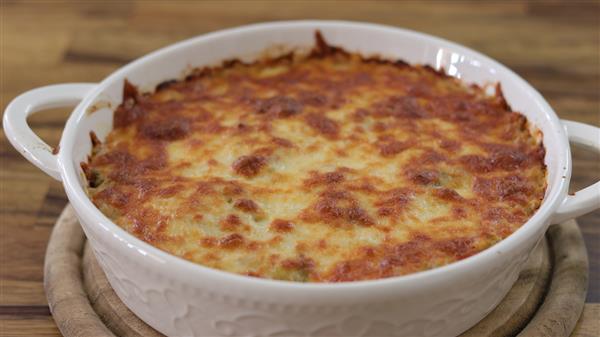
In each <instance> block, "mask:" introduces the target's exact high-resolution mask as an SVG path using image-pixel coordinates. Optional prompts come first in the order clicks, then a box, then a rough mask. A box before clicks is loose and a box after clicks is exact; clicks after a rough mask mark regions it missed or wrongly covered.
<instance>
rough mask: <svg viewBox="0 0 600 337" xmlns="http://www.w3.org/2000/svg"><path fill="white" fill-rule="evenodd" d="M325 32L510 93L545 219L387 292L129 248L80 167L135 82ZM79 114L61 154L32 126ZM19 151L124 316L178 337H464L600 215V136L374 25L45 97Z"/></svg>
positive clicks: (177, 47)
mask: <svg viewBox="0 0 600 337" xmlns="http://www.w3.org/2000/svg"><path fill="white" fill-rule="evenodd" d="M317 29H318V30H320V31H321V32H322V33H323V35H324V36H325V38H326V39H327V40H328V41H329V42H330V43H331V44H332V45H337V46H342V47H343V48H344V49H346V50H349V51H357V52H360V53H362V54H366V55H372V54H377V55H380V56H383V57H385V58H392V59H395V58H401V59H403V60H406V61H407V62H410V63H424V64H429V65H431V66H433V67H434V68H440V67H443V68H444V69H446V72H447V73H448V74H450V75H452V76H456V77H458V78H460V79H462V80H464V81H466V82H468V83H478V84H482V85H483V84H486V83H494V82H500V83H501V85H502V88H503V91H504V95H505V97H506V99H507V101H508V102H509V104H510V105H511V106H512V108H513V109H514V110H515V111H519V112H522V113H523V114H524V115H525V116H526V117H527V118H528V120H529V121H530V122H532V123H533V124H534V125H536V126H537V128H539V129H540V130H541V131H542V132H543V141H544V145H545V147H546V157H545V162H546V165H547V168H548V176H547V183H548V188H547V191H546V195H545V198H544V201H543V203H542V205H541V207H540V208H539V209H538V211H537V212H536V213H535V214H534V216H533V217H531V219H529V221H527V223H525V224H524V225H523V226H522V227H521V228H520V229H519V230H517V231H516V232H515V233H513V234H512V235H510V236H509V237H508V238H506V239H505V240H503V241H501V242H499V243H498V244H496V245H494V246H493V247H491V248H489V249H487V250H484V251H483V252H481V253H479V254H476V255H474V256H472V257H469V258H467V259H464V260H462V261H459V262H456V263H452V264H450V265H447V266H444V267H440V268H436V269H432V270H428V271H424V272H420V273H415V274H411V275H407V276H401V277H394V278H389V279H381V280H374V281H361V282H350V283H337V284H322V283H318V284H303V283H293V282H284V281H274V280H265V279H257V278H251V277H246V276H241V275H236V274H231V273H227V272H223V271H219V270H214V269H210V268H207V267H203V266H201V265H197V264H193V263H191V262H188V261H186V260H183V259H180V258H178V257H175V256H172V255H170V254H168V253H165V252H163V251H160V250H158V249H157V248H154V247H153V246H151V245H149V244H147V243H145V242H143V241H141V240H139V239H137V238H135V237H134V236H132V235H130V234H128V233H127V232H125V231H124V230H122V229H121V228H120V227H118V226H117V225H115V224H114V223H113V222H111V221H110V220H109V219H108V218H107V217H105V216H104V215H103V214H102V213H101V212H100V211H99V210H98V209H97V208H96V207H95V206H94V205H93V204H92V202H91V201H90V199H89V198H88V197H87V195H86V193H85V190H84V186H85V183H86V182H85V179H84V178H83V177H82V173H81V169H80V165H79V163H80V162H81V161H85V159H86V156H87V155H88V154H89V153H90V150H91V144H90V140H89V132H90V131H94V132H95V133H96V134H97V135H98V136H99V137H100V138H103V137H104V136H106V134H108V132H109V131H110V129H111V127H112V115H113V113H112V112H113V109H114V108H115V107H116V106H117V105H118V104H119V103H120V102H121V99H122V87H123V81H124V79H125V78H127V79H129V80H130V81H131V82H132V83H134V84H135V85H138V86H139V87H140V88H141V89H142V90H144V89H147V90H151V89H152V88H154V86H155V85H157V84H158V83H160V82H162V81H164V80H167V79H171V78H176V77H182V76H184V75H185V73H186V72H187V71H189V70H190V68H192V67H197V66H203V65H213V64H217V63H218V62H220V61H221V60H223V59H228V58H233V57H237V58H241V59H243V60H250V59H253V58H256V57H258V56H260V55H264V52H265V50H270V51H273V50H274V48H273V47H274V46H278V48H277V49H287V50H289V49H290V48H296V47H303V46H304V47H306V46H310V45H312V43H313V35H314V32H315V30H317ZM73 105H77V107H76V108H75V110H74V111H73V113H72V115H71V117H70V118H69V120H68V121H67V124H66V126H65V129H64V132H63V135H62V138H61V141H60V147H59V148H57V149H55V150H53V149H52V148H50V147H49V146H48V145H47V144H45V143H44V142H43V141H42V140H41V139H40V138H39V137H37V136H36V135H35V134H34V133H33V132H32V131H31V129H30V128H29V127H28V125H27V121H26V119H27V116H29V115H30V114H32V113H35V112H36V111H40V110H42V109H47V108H53V107H63V106H73ZM3 122H4V130H5V132H6V135H7V136H8V139H9V140H10V142H11V143H12V144H13V145H14V146H15V147H16V148H17V149H18V150H19V151H20V152H21V153H22V154H23V155H24V156H25V157H26V158H27V159H28V160H30V161H31V162H32V163H33V164H35V165H36V166H38V167H39V168H40V169H42V170H43V171H44V172H46V173H47V174H49V175H50V176H52V177H54V178H55V179H58V180H61V181H62V182H63V184H64V187H65V191H66V193H67V195H68V197H69V200H70V202H71V204H72V205H73V208H74V209H75V211H76V213H77V215H78V218H79V220H80V222H81V225H82V226H83V229H84V231H85V233H86V235H87V237H88V239H89V241H90V243H91V245H92V248H93V250H94V253H95V255H96V257H97V258H98V261H99V262H100V265H101V266H102V268H103V269H104V271H105V272H106V275H107V277H108V279H109V281H110V283H111V285H112V286H113V288H114V289H115V291H116V293H117V294H118V295H119V297H120V298H121V299H122V300H123V302H124V303H125V304H126V305H127V306H128V307H129V308H130V309H131V310H132V311H133V312H134V313H135V314H136V315H138V316H139V317H140V318H141V319H143V320H144V321H146V322H147V323H148V324H150V325H151V326H152V327H154V328H156V329H157V330H159V331H160V332H162V333H164V334H166V335H172V336H191V335H197V336H232V335H235V336H238V335H244V336H248V335H252V336H254V335H256V336H287V335H293V336H354V335H361V336H362V335H364V336H395V335H398V336H453V335H457V334H459V333H461V332H462V331H464V330H466V329H468V328H469V327H471V326H472V325H474V324H475V323H476V322H477V321H479V320H480V319H481V318H483V317H484V316H485V315H486V314H487V313H488V312H489V311H490V310H492V309H493V308H494V306H495V305H496V304H497V303H498V302H499V301H500V300H501V299H502V297H503V296H504V295H505V294H506V292H507V291H508V290H509V289H510V287H511V285H512V284H513V282H514V281H515V280H516V279H517V276H518V274H519V271H520V269H521V267H522V265H523V263H524V262H525V260H526V259H527V257H528V255H529V253H530V252H531V251H532V250H533V248H534V247H535V245H536V244H537V243H538V241H539V240H540V238H541V237H542V235H543V233H544V232H545V231H546V228H547V227H548V226H549V224H551V223H552V222H559V221H563V220H566V219H568V218H573V217H576V216H579V215H581V214H584V213H586V212H590V211H592V210H594V209H597V208H600V183H596V184H594V185H592V186H590V187H587V188H585V189H583V190H581V191H579V192H577V193H576V194H575V195H568V194H567V189H568V185H569V180H570V177H571V155H570V150H569V140H571V141H573V142H575V143H579V144H584V145H587V146H590V147H593V148H594V149H595V150H596V151H600V129H598V128H596V127H593V126H589V125H585V124H580V123H575V122H568V121H561V120H559V119H558V117H557V116H556V114H555V112H554V111H553V110H552V108H551V107H550V106H549V105H548V103H547V102H546V101H545V100H544V99H543V98H542V96H541V95H540V94H539V93H538V92H537V91H536V90H535V89H534V88H532V87H531V86H530V85H529V84H527V83H526V82H525V81H524V80H523V79H522V78H520V77H519V76H518V75H516V74H515V73H513V72H512V71H510V70H509V69H507V68H506V67H504V66H502V65H501V64H499V63H498V62H496V61H494V60H492V59H490V58H488V57H486V56H484V55H481V54H479V53H477V52H475V51H472V50H470V49H468V48H465V47H462V46H460V45H457V44H454V43H451V42H448V41H445V40H442V39H439V38H435V37H432V36H429V35H425V34H421V33H417V32H413V31H408V30H404V29H399V28H393V27H386V26H380V25H374V24H365V23H353V22H339V21H292V22H276V23H265V24H257V25H250V26H244V27H240V28H235V29H228V30H224V31H219V32H215V33H210V34H206V35H203V36H199V37H196V38H193V39H190V40H186V41H183V42H180V43H177V44H174V45H172V46H169V47H166V48H163V49H161V50H159V51H156V52H154V53H151V54H149V55H147V56H144V57H142V58H140V59H138V60H136V61H134V62H132V63H130V64H128V65H126V66H124V67H123V68H121V69H119V70H118V71H116V72H115V73H113V74H112V75H110V76H109V77H107V78H106V79H105V80H104V81H102V82H101V83H99V84H96V83H94V84H92V83H76V84H60V85H52V86H48V87H42V88H38V89H35V90H32V91H29V92H26V93H24V94H22V95H21V96H19V97H17V98H16V99H15V100H14V101H12V102H11V103H10V104H9V105H8V107H7V108H6V111H5V114H4V121H3Z"/></svg>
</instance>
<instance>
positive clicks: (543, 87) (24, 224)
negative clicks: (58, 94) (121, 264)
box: [0, 0, 600, 336]
mask: <svg viewBox="0 0 600 337" xmlns="http://www.w3.org/2000/svg"><path fill="white" fill-rule="evenodd" d="M0 7H1V8H0V105H1V106H2V110H3V109H4V107H6V105H7V104H8V102H9V101H10V100H11V99H12V98H14V97H15V96H16V95H18V94H19V93H22V92H24V91H26V90H28V89H32V88H35V87H38V86H42V85H47V84H52V83H64V82H96V81H99V80H101V79H102V78H104V77H105V76H107V75H108V74H110V73H111V72H112V71H114V70H115V69H117V68H118V67H120V66H121V65H123V64H124V63H126V62H128V61H130V60H133V59H135V58H137V57H139V56H141V55H143V54H144V53H146V52H148V51H151V50H154V49H156V48H159V47H162V46H165V45H168V44H170V43H173V42H176V41H179V40H181V39H185V38H188V37H192V36H196V35H198V34H202V33H205V32H209V31H213V30H216V29H221V28H226V27H233V26H237V25H241V24H246V23H252V22H260V21H269V20H284V19H302V18H318V19H345V20H358V21H370V22H377V23H383V24H389V25H394V26H400V27H406V28H409V29H414V30H418V31H422V32H426V33H430V34H434V35H438V36H441V37H444V38H447V39H450V40H453V41H456V42H459V43H462V44H465V45H467V46H469V47H472V48H474V49H477V50H479V51H481V52H483V53H485V54H488V55H490V56H491V57H493V58H496V59H498V60H499V61H500V62H502V63H504V64H506V65H507V66H508V67H510V68H512V69H513V70H515V71H516V72H517V73H518V74H519V75H521V76H522V77H524V78H525V79H526V80H527V81H529V82H530V83H531V84H532V85H533V86H534V87H536V88H537V89H538V90H539V91H540V92H541V93H542V95H544V97H545V98H546V99H547V100H548V101H549V102H550V104H551V105H552V106H553V108H554V109H555V111H556V112H557V113H558V115H559V116H560V117H561V118H566V119H572V120H577V121H581V122H585V123H590V124H594V125H600V56H599V50H600V23H599V22H600V14H599V13H600V3H599V2H598V1H569V2H567V1H552V2H547V1H531V2H529V1H510V2H500V1H493V2H486V3H484V4H477V5H476V4H474V3H472V2H468V1H445V2H425V3H423V2H415V1H409V2H402V3H392V2H383V1H377V2H364V1H353V2H347V3H340V2H333V1H319V2H316V1H315V2H300V1H286V2H270V1H232V2H227V3H226V4H223V3H220V2H202V3H197V2H188V1H170V2H160V1H151V2H150V1H149V2H132V1H118V2H117V1H110V2H107V3H103V2H100V1H88V2H83V1H61V2H57V1H28V2H26V1H7V0H3V1H1V2H0ZM68 114H69V110H68V109H62V110H53V111H50V112H49V113H44V114H42V115H39V114H38V115H36V116H34V117H32V118H31V119H30V123H31V125H33V127H34V129H35V130H36V131H37V132H38V133H39V134H40V135H41V137H42V138H43V139H45V140H47V141H48V142H49V143H50V144H57V142H58V139H59V138H60V134H61V130H62V127H63V123H64V120H65V119H66V117H67V116H68ZM0 133H2V135H0V158H1V159H0V215H1V216H0V222H1V224H0V307H5V306H8V307H11V308H13V309H11V310H13V311H14V310H15V308H17V307H20V306H23V312H28V310H30V309H27V308H31V307H36V306H42V307H43V306H46V305H47V303H46V301H45V296H44V293H43V285H42V282H43V268H42V265H43V256H44V252H45V245H46V242H47V240H48V237H49V235H50V230H51V226H52V223H53V221H54V220H55V219H56V217H57V216H58V213H59V212H60V209H62V207H63V206H64V205H65V204H66V198H65V196H64V192H63V191H62V187H61V185H60V184H59V183H57V182H55V181H53V180H52V179H51V178H49V177H47V176H46V175H44V174H43V173H42V172H40V171H39V170H38V169H37V168H35V167H34V166H33V165H31V164H29V163H28V162H26V161H25V160H24V159H23V158H22V157H21V156H20V155H19V154H18V153H17V152H16V151H14V149H13V148H12V147H11V146H10V144H9V143H8V141H7V140H6V138H5V137H4V135H3V132H0ZM573 155H574V176H573V181H572V189H580V188H582V187H584V186H586V185H589V184H591V183H593V182H594V181H596V180H598V179H599V178H600V156H598V155H593V154H591V153H589V152H586V151H584V150H582V149H577V148H576V149H574V151H573ZM578 221H579V223H580V226H581V229H582V232H583V235H584V239H585V241H586V244H587V249H588V253H589V256H590V280H591V282H590V285H589V286H590V289H589V292H588V297H587V301H588V302H600V282H598V280H600V211H596V212H593V213H591V214H588V215H586V216H583V217H581V218H579V219H578ZM589 308H590V309H587V308H586V309H585V310H584V314H583V319H582V320H583V322H580V325H579V326H578V328H577V330H576V331H580V332H581V333H582V336H583V335H584V334H585V333H586V331H592V330H590V329H588V330H586V329H587V328H588V327H590V326H592V324H593V323H595V322H598V321H599V320H598V313H599V310H598V307H597V305H596V306H590V307H589ZM29 312H31V311H29ZM3 313H4V311H0V334H1V335H4V334H6V335H18V334H27V331H29V334H30V335H40V334H42V333H43V332H42V331H44V332H45V331H47V332H48V334H50V335H52V331H54V334H56V330H55V329H54V330H52V328H51V326H52V325H51V324H48V323H49V322H50V323H51V320H49V319H48V317H42V318H40V317H33V316H18V315H5V314H3ZM13 313H14V312H13ZM24 315H25V314H24ZM594 315H595V318H596V319H595V320H594V319H593V318H586V317H594ZM596 327H597V325H596ZM46 328H47V330H44V329H46ZM23 329H24V330H23ZM595 331H598V329H596V330H595ZM596 335H597V334H596Z"/></svg>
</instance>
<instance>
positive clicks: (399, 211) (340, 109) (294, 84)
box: [82, 34, 546, 282]
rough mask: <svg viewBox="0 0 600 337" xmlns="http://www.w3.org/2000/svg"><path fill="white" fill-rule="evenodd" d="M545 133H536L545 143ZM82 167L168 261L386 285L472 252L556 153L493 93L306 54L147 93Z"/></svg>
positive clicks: (327, 52)
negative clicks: (542, 139)
mask: <svg viewBox="0 0 600 337" xmlns="http://www.w3.org/2000/svg"><path fill="white" fill-rule="evenodd" d="M538 136H539V135H538ZM92 141H93V143H94V150H93V153H92V156H91V157H90V160H89V163H82V167H83V169H84V171H85V174H86V176H87V178H88V181H89V190H88V192H89V194H90V196H91V198H92V200H93V201H94V203H95V204H96V205H97V206H98V207H99V208H100V210H101V211H102V212H104V213H105V214H106V215H107V216H108V217H109V218H111V219H112V220H114V222H115V223H117V224H118V225H119V226H121V227H123V228H124V229H126V230H127V231H129V232H131V233H133V234H134V235H136V236H137V237H139V238H140V239H142V240H144V241H146V242H148V243H150V244H152V245H154V246H156V247H158V248H160V249H162V250H165V251H167V252H169V253H171V254H174V255H177V256H180V257H183V258H185V259H188V260H191V261H194V262H197V263H200V264H202V265H205V266H209V267H213V268H218V269H222V270H226V271H230V272H234V273H240V274H245V275H251V276H257V277H265V278H273V279H281V280H292V281H302V282H306V281H309V282H338V281H354V280H364V279H376V278H384V277H391V276H396V275H403V274H408V273H413V272H417V271H421V270H425V269H429V268H434V267H437V266H441V265H445V264H448V263H451V262H453V261H457V260H460V259H463V258H465V257H468V256H470V255H473V254H475V253H477V252H479V251H481V250H483V249H485V248H487V247H489V246H491V245H493V244H494V243H496V242H497V241H499V240H501V239H503V238H505V237H507V236H508V235H510V234H511V233H512V232H513V231H515V230H516V229H517V228H519V226H521V225H522V224H523V223H524V222H525V221H527V219H528V218H529V217H530V216H531V215H532V214H533V213H534V212H535V210H536V209H537V208H538V207H539V205H540V203H541V200H542V198H543V196H544V191H545V187H546V183H545V166H544V163H543V159H544V148H543V146H542V144H541V142H540V140H539V137H536V136H534V135H532V134H531V133H530V131H529V127H528V123H527V121H526V119H525V118H524V117H523V116H522V115H521V114H519V113H516V112H512V111H511V110H510V107H509V106H508V105H507V104H506V102H505V100H504V98H503V97H502V94H501V92H500V90H499V87H498V88H497V92H496V95H494V96H488V95H486V94H485V93H484V90H483V89H482V88H480V87H477V86H465V85H463V84H461V83H460V82H459V81H458V80H456V79H454V78H452V77H448V76H446V75H444V74H443V73H441V72H437V71H435V70H433V69H432V68H430V67H428V66H418V65H417V66H409V65H407V64H406V63H404V62H401V61H398V62H388V61H383V60H380V59H375V58H371V59H366V58H363V57H361V56H360V55H356V54H350V53H347V52H345V51H343V50H341V49H339V48H334V47H331V46H328V45H327V44H326V43H325V42H324V41H323V40H322V38H321V37H320V35H319V34H317V45H316V47H315V48H314V50H313V51H312V53H311V54H310V55H304V56H300V55H294V54H289V55H285V56H283V57H280V58H277V59H269V60H261V61H256V62H254V63H252V64H243V63H241V62H237V61H229V62H225V63H224V64H223V66H221V67H215V68H205V69H198V70H196V71H194V73H193V74H192V75H190V76H188V77H187V78H186V79H185V80H184V81H169V82H165V83H163V84H161V85H159V86H158V87H157V89H156V91H155V92H154V93H152V94H139V93H138V92H137V90H136V89H135V87H133V86H132V85H131V84H129V83H125V89H124V100H123V103H122V104H121V105H120V106H119V107H118V109H117V110H116V111H115V115H114V130H113V131H112V132H111V133H110V134H109V135H108V137H107V139H106V140H105V142H104V143H102V144H101V143H100V141H99V140H98V139H97V138H96V137H95V136H93V137H92Z"/></svg>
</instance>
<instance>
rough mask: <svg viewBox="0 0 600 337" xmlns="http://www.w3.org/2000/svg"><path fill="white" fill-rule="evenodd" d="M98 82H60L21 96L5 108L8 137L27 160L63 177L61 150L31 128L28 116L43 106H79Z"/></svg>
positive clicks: (5, 125)
mask: <svg viewBox="0 0 600 337" xmlns="http://www.w3.org/2000/svg"><path fill="white" fill-rule="evenodd" d="M95 86H96V84H93V83H71V84H56V85H49V86H46V87H41V88H37V89H33V90H31V91H28V92H26V93H24V94H22V95H20V96H18V97H17V98H15V99H14V100H13V101H12V102H10V104H9V105H8V106H7V107H6V110H5V111H4V118H3V121H2V123H3V125H4V132H5V133H6V137H7V138H8V140H9V141H10V143H11V144H12V145H13V146H14V147H15V148H16V149H17V150H18V151H19V152H20V153H21V154H22V155H23V156H24V157H25V158H27V160H29V161H30V162H31V163H33V164H34V165H35V166H37V167H39V168H40V169H41V170H42V171H44V172H46V174H48V175H50V176H51V177H52V178H54V179H56V180H59V181H60V180H61V177H60V170H59V167H58V158H57V154H58V153H57V151H56V150H55V149H53V148H52V147H51V146H50V145H48V144H46V143H45V142H44V141H43V140H41V139H40V137H38V136H37V135H36V134H35V133H34V132H33V131H32V130H31V128H30V127H29V125H28V124H27V117H29V116H30V115H32V114H34V113H36V112H38V111H41V110H46V109H54V108H62V107H69V106H75V105H77V104H78V103H79V102H80V101H81V100H82V99H83V98H84V97H85V96H86V95H87V94H88V93H89V92H90V91H91V90H92V89H93V88H94V87H95Z"/></svg>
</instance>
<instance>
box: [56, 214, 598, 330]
mask: <svg viewBox="0 0 600 337" xmlns="http://www.w3.org/2000/svg"><path fill="white" fill-rule="evenodd" d="M587 283H588V260H587V253H586V250H585V245H584V243H583V238H582V236H581V232H580V231H579V227H578V226H577V223H576V222H575V221H567V222H565V223H562V224H559V225H553V226H551V227H550V229H549V230H548V232H547V233H546V237H545V238H544V240H542V241H541V242H540V244H539V245H538V247H537V248H536V249H535V251H534V252H533V253H532V255H531V257H530V258H529V260H528V261H527V263H526V266H525V268H524V269H523V271H522V272H521V274H520V276H519V279H518V280H517V282H516V283H515V284H514V286H513V288H512V289H511V290H510V292H509V293H508V295H507V296H506V297H505V298H504V299H503V300H502V302H501V303H500V304H499V305H498V306H497V307H496V309H494V310H493V311H492V312H491V313H490V314H489V315H488V316H487V317H485V318H484V319H483V320H482V321H481V322H479V323H478V324H477V325H475V326H474V327H473V328H471V329H470V330H468V331H467V332H465V333H463V334H462V335H461V336H465V337H467V336H468V337H480V336H482V337H487V336H490V337H492V336H493V337H496V336H498V337H499V336H520V337H533V336H536V337H537V336H549V337H550V336H551V337H562V336H565V337H566V336H569V335H570V334H571V331H573V328H574V327H575V324H576V323H577V320H578V319H579V316H580V314H581V311H582V310H583V305H584V301H585V295H586V292H587ZM44 287H45V289H46V296H47V298H48V304H49V305H50V310H51V311H52V315H53V317H54V320H55V322H56V324H57V325H58V328H59V329H60V331H61V332H62V333H63V335H65V336H66V337H74V336H81V337H87V336H96V337H108V336H116V337H131V336H140V337H141V336H144V337H157V336H163V335H162V334H161V333H159V332H157V331H156V330H154V329H153V328H151V327H150V326H148V325H147V324H146V323H144V322H143V321H142V320H140V319H139V318H138V317H137V316H135V315H134V314H133V313H132V312H131V311H130V310H129V309H127V307H126V306H125V305H124V304H123V303H122V302H121V300H120V299H119V298H118V297H117V295H116V294H115V292H114V291H113V289H112V288H111V287H110V284H109V283H108V280H107V279H106V276H105V275H104V272H103V271H102V269H101V268H100V266H99V265H98V262H97V261H96V259H95V257H94V254H93V253H92V250H91V249H90V247H89V245H88V244H87V240H86V238H85V235H84V233H83V231H82V230H81V227H80V225H79V223H78V221H77V218H76V216H75V213H74V211H73V209H72V208H71V206H69V205H67V207H66V208H65V210H64V211H63V212H62V214H61V215H60V217H59V218H58V220H57V222H56V225H55V227H54V230H53V231H52V235H51V237H50V242H49V243H48V250H47V251H46V260H45V265H44Z"/></svg>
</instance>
